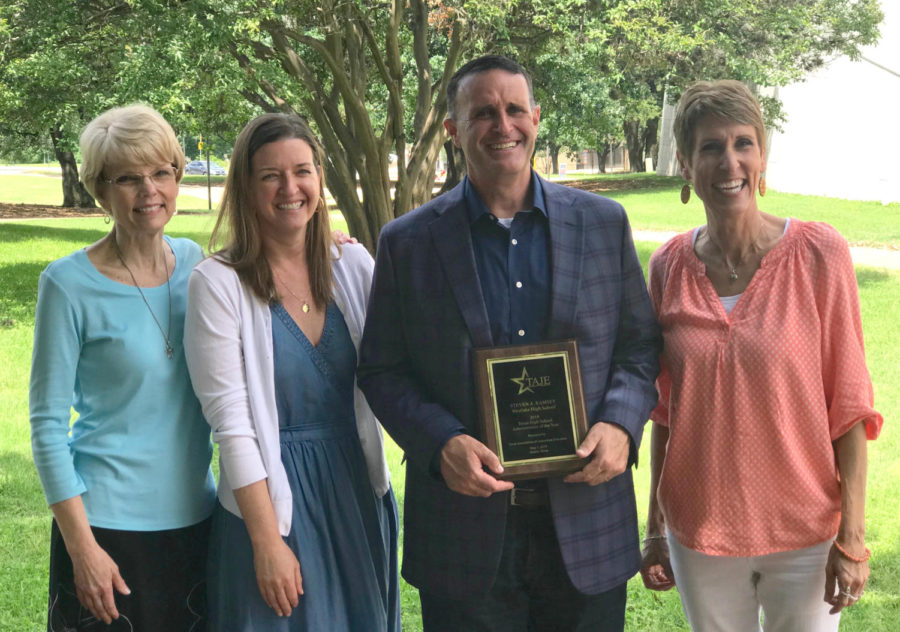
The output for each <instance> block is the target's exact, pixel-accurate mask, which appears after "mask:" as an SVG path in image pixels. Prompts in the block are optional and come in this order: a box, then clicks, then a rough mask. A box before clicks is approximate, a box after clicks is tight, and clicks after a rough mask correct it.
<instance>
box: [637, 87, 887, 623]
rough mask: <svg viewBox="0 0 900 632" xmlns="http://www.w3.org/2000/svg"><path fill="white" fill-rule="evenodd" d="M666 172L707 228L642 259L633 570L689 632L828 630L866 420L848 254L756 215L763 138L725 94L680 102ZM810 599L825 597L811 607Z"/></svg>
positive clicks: (813, 228)
mask: <svg viewBox="0 0 900 632" xmlns="http://www.w3.org/2000/svg"><path fill="white" fill-rule="evenodd" d="M675 137H676V142H677V145H678V160H679V163H680V165H681V172H682V175H683V176H684V178H685V179H686V180H687V181H688V183H689V184H686V185H685V187H684V189H683V190H682V201H683V202H685V203H686V202H687V200H688V198H689V197H690V193H691V187H693V190H694V192H695V193H696V195H697V196H698V197H699V198H700V199H701V200H702V201H703V206H704V208H705V211H706V225H705V226H701V227H699V228H697V229H694V230H692V231H689V232H687V233H684V234H682V235H679V236H677V237H675V238H673V239H672V240H671V241H669V242H668V243H666V244H665V245H664V246H663V247H662V248H660V249H659V250H658V251H657V252H655V253H654V255H653V257H652V258H651V260H650V294H651V298H652V300H653V305H654V308H655V309H656V313H657V316H658V318H659V321H660V324H661V326H662V329H663V334H664V340H665V348H664V351H663V354H662V356H661V364H662V372H661V374H660V377H659V382H658V386H659V392H660V399H659V404H658V406H657V407H656V409H655V410H654V411H653V414H652V419H653V421H654V424H653V430H652V439H651V453H652V456H651V470H652V473H651V500H650V510H649V516H648V522H647V534H646V538H645V540H644V550H643V566H642V569H641V574H642V576H643V579H644V584H645V585H646V586H647V587H648V588H651V589H653V590H667V589H669V588H671V587H672V586H673V585H675V584H676V583H677V585H678V589H679V593H680V595H681V600H682V605H683V607H684V611H685V615H686V616H687V619H688V621H689V622H690V624H691V627H692V628H693V629H694V630H735V631H741V632H744V631H746V630H758V629H759V619H760V611H762V613H763V619H764V622H765V623H764V627H765V629H766V630H767V632H768V631H771V630H784V631H787V630H800V629H803V630H815V631H820V630H837V629H838V622H839V613H840V611H841V610H842V609H843V608H846V607H850V606H852V605H854V604H855V603H857V602H858V600H859V599H860V598H861V597H862V594H863V589H864V588H865V584H866V579H867V578H868V576H869V567H868V563H867V560H868V557H869V550H868V549H867V548H866V545H865V516H864V505H865V486H866V440H867V439H874V438H875V437H876V436H877V435H878V433H879V431H880V429H881V424H882V418H881V415H879V414H878V413H877V412H876V411H875V410H874V409H873V408H872V400H873V394H872V384H871V381H870V379H869V374H868V371H867V369H866V365H865V356H864V350H863V337H862V326H861V323H860V313H859V297H858V294H857V288H856V278H855V275H854V272H853V265H852V262H851V260H850V251H849V248H848V247H847V243H846V241H845V240H844V239H843V238H842V237H841V236H840V235H839V234H838V233H837V232H836V231H835V230H834V229H833V228H832V227H830V226H828V225H826V224H822V223H819V222H801V221H799V220H796V219H783V218H780V217H775V216H773V215H769V214H767V213H763V212H762V211H760V209H759V207H758V205H757V191H758V192H759V195H760V196H762V195H764V194H765V176H764V173H765V169H766V147H765V138H766V136H765V128H764V125H763V120H762V114H761V112H760V107H759V104H758V103H757V102H756V100H755V99H754V97H753V95H752V94H751V93H750V91H749V90H748V89H747V88H746V86H744V85H743V84H742V83H740V82H737V81H717V82H714V83H708V82H699V83H697V84H694V85H693V86H691V87H689V88H688V89H687V90H686V91H685V93H684V95H683V96H682V98H681V101H680V102H679V104H678V110H677V113H676V117H675ZM823 595H824V599H823Z"/></svg>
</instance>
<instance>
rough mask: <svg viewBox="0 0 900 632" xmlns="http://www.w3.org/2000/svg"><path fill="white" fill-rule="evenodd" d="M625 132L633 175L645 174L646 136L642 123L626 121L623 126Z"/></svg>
mask: <svg viewBox="0 0 900 632" xmlns="http://www.w3.org/2000/svg"><path fill="white" fill-rule="evenodd" d="M622 129H623V130H624V131H625V144H626V145H627V147H628V161H629V162H630V163H631V172H632V173H644V171H646V170H647V169H646V167H645V166H644V135H643V133H642V132H643V126H642V125H641V123H640V121H625V122H624V123H623V124H622Z"/></svg>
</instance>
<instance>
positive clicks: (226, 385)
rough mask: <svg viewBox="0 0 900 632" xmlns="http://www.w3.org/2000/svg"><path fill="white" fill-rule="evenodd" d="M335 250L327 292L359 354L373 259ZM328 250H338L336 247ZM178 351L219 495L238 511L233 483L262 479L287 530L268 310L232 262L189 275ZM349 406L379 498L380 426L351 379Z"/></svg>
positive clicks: (208, 263) (354, 249)
mask: <svg viewBox="0 0 900 632" xmlns="http://www.w3.org/2000/svg"><path fill="white" fill-rule="evenodd" d="M341 250H342V253H341V256H340V258H339V259H336V260H333V262H332V272H333V275H334V286H335V287H334V289H335V292H334V298H335V302H336V303H337V307H338V308H339V309H340V310H341V314H343V316H344V320H345V321H346V322H347V329H349V331H350V337H351V338H352V339H353V344H354V345H355V346H356V349H357V353H358V352H359V341H360V338H361V336H362V330H363V325H364V324H365V315H366V304H367V302H368V299H369V289H370V287H371V283H372V268H373V261H372V257H371V256H370V255H369V253H368V251H367V250H366V249H365V248H364V247H363V246H361V245H358V244H346V245H344V246H342V248H341ZM332 254H333V256H335V257H336V256H337V250H336V249H335V248H333V249H332ZM184 350H185V356H186V358H187V364H188V370H189V371H190V374H191V382H192V383H193V386H194V391H195V392H196V394H197V398H198V399H199V400H200V403H201V404H202V406H203V415H204V416H205V417H206V420H207V422H208V423H209V425H210V426H211V427H212V431H213V440H214V441H215V442H216V443H218V444H219V487H218V497H219V501H220V502H221V503H222V506H224V507H225V508H226V509H227V510H229V511H230V512H232V513H233V514H235V515H237V516H240V515H241V512H240V510H239V509H238V505H237V501H236V500H235V497H234V491H233V490H234V489H236V488H240V487H245V486H247V485H250V484H251V483H255V482H256V481H260V480H262V479H265V478H268V486H269V495H270V497H271V499H272V504H273V505H274V508H275V516H276V518H277V519H278V529H279V531H280V532H281V535H283V536H286V535H288V533H289V532H290V529H291V514H292V500H293V499H292V498H291V488H290V485H289V484H288V480H287V475H286V473H285V470H284V466H283V465H282V463H281V451H280V445H279V430H278V409H277V407H276V404H275V366H274V361H273V358H274V356H273V351H272V317H271V313H270V312H269V306H268V304H266V303H265V302H264V301H262V300H261V299H259V298H258V297H257V296H256V295H255V294H254V293H253V291H252V290H251V289H250V288H249V287H246V286H244V285H243V284H242V283H241V281H240V279H239V278H238V275H237V273H236V272H235V271H234V269H233V268H231V267H230V266H228V265H225V264H224V263H222V261H220V260H218V259H216V258H215V257H210V258H208V259H206V260H204V261H202V262H200V263H199V264H198V265H197V266H196V267H195V268H194V271H193V273H192V274H191V279H190V282H189V285H188V305H187V315H186V317H185V324H184ZM354 405H355V409H356V426H357V430H358V432H359V440H360V443H361V444H362V449H363V453H364V455H365V459H366V466H367V468H368V471H369V479H370V480H371V483H372V487H373V489H374V490H375V493H376V494H377V495H378V496H379V497H380V496H383V495H384V494H385V493H386V492H387V490H388V488H389V486H390V474H389V472H388V468H387V462H386V461H385V458H384V445H383V440H382V435H381V426H380V424H379V423H378V420H377V419H376V418H375V415H374V414H373V413H372V410H371V409H370V408H369V405H368V403H367V402H366V399H365V397H364V396H363V394H362V392H361V391H360V390H359V388H358V387H356V386H354Z"/></svg>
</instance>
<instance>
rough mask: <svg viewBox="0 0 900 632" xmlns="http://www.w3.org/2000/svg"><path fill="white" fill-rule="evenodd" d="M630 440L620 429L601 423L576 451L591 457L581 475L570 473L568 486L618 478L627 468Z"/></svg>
mask: <svg viewBox="0 0 900 632" xmlns="http://www.w3.org/2000/svg"><path fill="white" fill-rule="evenodd" d="M630 448H631V438H630V437H629V436H628V433H627V432H625V431H624V430H623V429H622V428H621V426H617V425H616V424H614V423H609V422H606V421H598V422H597V423H595V424H594V425H593V426H591V429H590V431H589V432H588V434H587V436H586V437H585V438H584V441H582V442H581V445H580V446H578V449H577V450H576V451H575V454H577V455H578V456H579V457H581V458H582V459H586V458H588V457H592V458H591V460H590V462H589V463H588V464H587V465H585V466H584V468H583V469H582V470H581V471H580V472H575V473H574V474H569V475H568V476H567V477H565V478H564V479H563V481H564V482H566V483H587V484H588V485H599V484H600V483H605V482H606V481H608V480H609V479H611V478H615V477H616V476H618V475H619V474H621V473H622V472H624V471H625V468H626V467H628V452H629V449H630Z"/></svg>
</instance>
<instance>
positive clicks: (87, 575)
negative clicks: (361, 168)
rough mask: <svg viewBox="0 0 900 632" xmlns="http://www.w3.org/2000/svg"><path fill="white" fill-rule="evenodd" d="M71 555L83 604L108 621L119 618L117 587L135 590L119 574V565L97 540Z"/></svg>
mask: <svg viewBox="0 0 900 632" xmlns="http://www.w3.org/2000/svg"><path fill="white" fill-rule="evenodd" d="M69 557H71V558H72V569H73V571H74V575H75V594H76V595H77V597H78V601H80V602H81V605H83V606H84V607H85V608H87V609H88V610H90V611H91V613H92V614H93V615H94V616H95V617H97V618H98V619H100V620H101V621H103V622H104V623H106V624H107V625H109V624H110V623H112V621H113V619H118V618H119V611H118V609H117V608H116V601H115V594H114V592H113V591H118V592H120V593H121V594H123V595H130V594H131V589H130V588H128V585H127V584H126V583H125V580H124V579H122V576H121V575H120V574H119V566H118V565H117V564H116V563H115V562H114V561H113V559H112V558H111V557H110V556H109V554H108V553H107V552H106V551H104V550H103V548H102V547H101V546H100V545H99V544H97V542H96V541H94V542H93V543H92V544H88V545H85V546H84V547H83V548H82V549H80V550H78V551H75V552H74V554H73V552H72V551H70V552H69Z"/></svg>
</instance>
